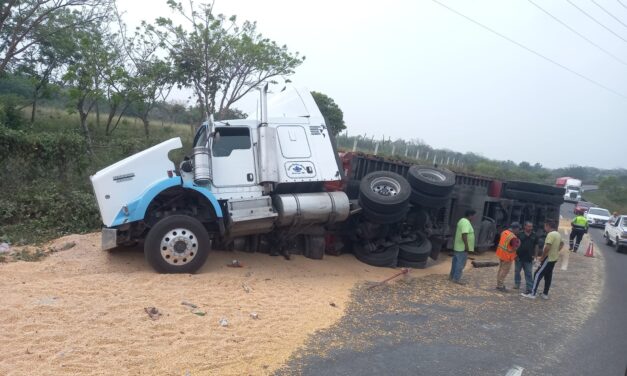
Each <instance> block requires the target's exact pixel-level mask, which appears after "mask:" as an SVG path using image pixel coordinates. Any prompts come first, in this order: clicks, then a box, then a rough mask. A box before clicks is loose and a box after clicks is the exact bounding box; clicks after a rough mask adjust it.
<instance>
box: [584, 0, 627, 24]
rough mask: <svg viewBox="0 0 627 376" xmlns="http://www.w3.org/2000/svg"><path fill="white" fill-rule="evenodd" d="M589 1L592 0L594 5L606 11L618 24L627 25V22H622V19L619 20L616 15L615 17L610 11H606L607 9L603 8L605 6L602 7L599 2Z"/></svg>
mask: <svg viewBox="0 0 627 376" xmlns="http://www.w3.org/2000/svg"><path fill="white" fill-rule="evenodd" d="M590 1H592V2H593V3H594V5H596V6H598V7H599V8H601V10H602V11H604V12H605V13H607V14H608V15H609V16H610V17H612V18H613V19H615V20H616V21H617V22H618V23H619V24H621V25H623V26H625V27H627V24H625V23H624V22H623V21H621V20H620V19H619V18H618V17H616V16H615V15H613V14H612V13H610V11H608V10H607V9H605V8H603V7H602V6H601V4H599V3H597V2H596V1H594V0H590Z"/></svg>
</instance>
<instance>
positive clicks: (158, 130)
mask: <svg viewBox="0 0 627 376" xmlns="http://www.w3.org/2000/svg"><path fill="white" fill-rule="evenodd" d="M27 110H29V109H27ZM29 116H30V112H29V111H26V110H25V111H24V118H25V119H29ZM100 120H101V124H100V126H98V125H97V124H96V116H95V114H91V115H90V116H89V117H88V120H87V122H88V124H89V128H90V132H91V137H92V142H93V155H90V156H86V157H85V158H87V166H86V168H85V169H84V171H77V170H75V169H74V170H71V171H69V172H68V173H67V174H66V175H67V176H70V178H68V179H67V180H63V179H62V177H60V176H59V174H58V172H55V171H46V170H44V171H42V170H43V169H42V168H38V167H39V166H37V165H32V164H29V163H32V162H26V160H27V159H26V158H21V157H20V156H19V155H15V156H12V157H10V158H9V159H6V160H4V161H2V163H3V166H7V168H6V169H3V170H0V191H2V193H3V194H2V196H0V241H6V242H9V243H10V244H13V245H19V244H22V245H23V244H33V243H35V244H39V243H42V242H45V241H47V240H50V239H53V238H57V237H59V236H63V235H67V234H69V233H84V232H89V231H95V230H98V229H99V228H100V227H101V225H102V224H101V219H100V214H99V212H98V208H97V205H96V202H95V198H94V196H93V191H92V187H91V183H90V181H89V176H90V175H92V174H94V173H95V172H97V171H98V170H100V169H102V168H104V167H106V166H109V165H111V164H113V163H115V162H117V161H119V160H121V159H124V158H126V157H128V156H130V155H132V154H135V153H137V152H139V151H141V150H144V149H146V148H148V147H150V146H153V145H156V144H158V143H160V142H162V141H165V140H167V139H170V138H173V137H181V140H182V141H183V148H182V149H179V150H175V151H173V152H171V153H170V158H172V160H173V161H174V162H175V163H176V164H178V163H179V162H180V160H182V158H183V156H184V155H185V153H188V152H189V150H190V148H191V143H192V139H193V134H192V131H193V130H192V129H191V127H190V126H189V125H185V124H173V123H168V122H161V121H152V122H151V124H150V129H149V130H150V134H149V136H148V137H146V135H145V132H144V126H143V123H142V122H141V121H140V120H136V119H134V118H122V120H121V122H120V125H119V126H118V128H117V129H116V130H115V131H114V132H113V134H111V135H106V134H105V122H106V114H101V116H100ZM25 124H26V125H24V126H23V128H22V130H24V131H25V132H28V133H44V132H45V133H54V134H59V133H76V134H79V135H82V134H83V133H82V129H81V127H80V122H79V118H78V115H77V114H69V113H68V112H67V111H65V110H63V109H59V108H46V107H40V108H39V109H38V110H37V116H36V118H35V123H34V124H32V125H31V124H28V121H27V120H25ZM29 152H31V151H29ZM36 152H37V151H34V153H36ZM79 155H81V154H80V153H79ZM8 166H11V168H9V167H8ZM17 182H20V183H19V184H21V185H18V183H17ZM17 257H19V258H24V259H30V258H32V257H35V258H36V257H40V256H38V255H37V254H35V255H27V254H20V255H18V256H17ZM5 259H6V257H5ZM5 261H6V260H5Z"/></svg>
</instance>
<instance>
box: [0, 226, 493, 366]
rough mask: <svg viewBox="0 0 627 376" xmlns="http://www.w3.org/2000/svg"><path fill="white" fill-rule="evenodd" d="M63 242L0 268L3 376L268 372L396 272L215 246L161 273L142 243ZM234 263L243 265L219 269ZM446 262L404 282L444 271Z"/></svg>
mask: <svg viewBox="0 0 627 376" xmlns="http://www.w3.org/2000/svg"><path fill="white" fill-rule="evenodd" d="M68 242H70V243H71V242H74V243H76V245H75V246H74V247H72V248H71V249H67V250H64V251H58V252H55V253H53V254H51V255H50V256H49V257H46V258H44V259H43V260H41V261H38V262H24V261H18V262H9V263H1V264H0V289H1V290H2V292H3V296H2V304H1V305H0V374H2V375H33V374H37V375H53V374H54V375H58V374H68V375H69V374H71V375H84V374H90V375H91V374H93V375H100V374H115V375H126V374H131V375H143V374H146V375H153V374H159V375H187V374H189V375H197V374H201V375H205V374H216V375H217V374H219V375H246V374H251V375H263V374H270V373H272V372H273V371H274V370H275V369H277V368H278V367H279V366H281V364H283V363H284V362H285V361H286V360H287V359H288V358H289V356H290V354H292V353H293V352H294V351H296V350H297V349H298V348H299V347H301V346H302V345H303V344H304V342H305V340H306V338H307V337H308V336H309V335H311V334H313V333H314V332H316V331H318V330H320V329H324V328H327V327H329V326H331V325H333V324H334V323H335V322H337V321H338V320H339V319H340V318H341V317H342V315H343V314H344V310H345V307H346V306H347V304H348V301H349V298H350V294H351V290H352V289H353V288H354V287H355V286H356V285H358V284H360V283H363V282H367V281H380V280H383V279H385V278H387V277H389V276H391V275H393V274H394V273H395V272H397V270H395V269H390V268H375V267H370V266H368V265H365V264H362V263H360V262H359V261H357V260H356V259H355V258H354V257H353V256H352V255H343V256H340V257H334V256H326V257H325V259H324V260H321V261H317V260H309V259H306V258H304V257H302V256H293V257H292V260H290V261H287V260H284V259H283V258H281V257H270V256H268V255H266V254H249V253H241V252H221V251H216V252H213V253H212V254H211V255H210V256H209V259H208V261H207V263H206V265H205V266H204V267H203V269H201V271H200V272H199V273H198V274H195V275H160V274H157V273H155V272H153V271H152V270H151V269H150V268H149V267H148V265H147V264H146V262H145V261H144V258H143V254H142V253H141V251H140V250H137V249H135V250H124V251H117V252H112V253H109V252H103V251H100V250H99V244H100V235H99V234H88V235H71V236H67V237H64V238H61V239H57V240H56V241H54V242H52V243H51V244H48V245H46V248H49V247H55V248H57V249H61V248H63V246H64V245H65V244H67V243H68ZM491 257H492V258H493V257H494V254H493V253H488V254H487V255H486V256H483V257H481V258H482V259H489V258H491ZM232 259H237V260H239V261H240V262H241V263H242V264H243V266H244V267H242V268H231V267H227V266H226V264H228V263H229V262H230V261H231V260H232ZM449 260H450V258H449V257H446V255H443V257H440V261H439V262H438V263H434V264H435V265H432V266H431V267H429V268H427V269H423V270H412V271H411V272H410V276H409V277H407V278H411V277H422V276H425V275H428V274H446V273H448V271H449V268H450V261H449ZM182 302H187V303H192V304H194V305H196V306H197V307H198V308H196V309H194V310H192V309H191V307H189V306H188V305H183V304H181V303H182ZM147 307H156V308H157V310H158V312H159V313H161V316H159V317H158V318H156V319H155V320H153V319H151V318H150V317H149V315H148V314H147V313H146V311H145V308H147ZM203 313H204V315H202V314H203ZM251 313H256V314H257V315H258V318H256V319H255V318H253V317H251ZM223 318H224V319H226V320H227V321H228V325H227V326H221V325H220V324H219V322H220V320H221V319H223Z"/></svg>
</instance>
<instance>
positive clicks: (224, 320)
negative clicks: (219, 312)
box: [218, 317, 229, 327]
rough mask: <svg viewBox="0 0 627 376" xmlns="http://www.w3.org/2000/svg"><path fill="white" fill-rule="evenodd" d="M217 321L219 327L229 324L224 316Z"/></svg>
mask: <svg viewBox="0 0 627 376" xmlns="http://www.w3.org/2000/svg"><path fill="white" fill-rule="evenodd" d="M218 323H219V324H220V326H221V327H227V326H229V321H228V320H227V319H225V318H224V317H223V318H221V319H220V321H218Z"/></svg>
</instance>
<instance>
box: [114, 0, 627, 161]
mask: <svg viewBox="0 0 627 376" xmlns="http://www.w3.org/2000/svg"><path fill="white" fill-rule="evenodd" d="M532 1H533V3H535V4H537V5H539V6H541V7H542V8H544V9H545V10H546V11H547V12H549V13H550V14H551V15H553V16H554V17H555V18H557V19H559V20H561V21H562V22H564V23H566V24H567V25H568V26H570V27H571V28H572V29H573V30H574V31H575V32H577V33H579V34H581V35H583V36H584V37H585V38H587V39H588V40H590V41H591V42H592V43H594V44H596V45H597V46H598V47H600V48H602V49H604V50H605V51H607V53H606V52H603V51H601V50H600V49H599V48H597V47H595V46H593V45H592V44H591V43H589V42H587V41H586V40H584V39H582V38H581V37H580V36H578V35H577V34H576V33H575V32H573V31H572V30H569V29H567V28H566V27H564V26H563V25H562V24H560V23H559V22H558V21H556V20H555V19H554V18H552V17H551V16H549V15H548V14H546V13H544V12H543V11H542V10H540V9H538V8H537V7H536V6H534V4H533V3H532ZM438 2H439V3H441V4H443V5H444V6H442V5H440V4H438ZM595 3H596V4H598V5H600V6H601V7H603V9H605V10H606V11H607V13H606V12H605V11H604V10H603V9H601V7H599V6H597V5H596V4H595ZM623 4H624V5H623ZM445 6H446V7H448V8H446V7H445ZM120 7H121V9H122V10H124V11H125V12H126V13H125V14H124V17H125V19H126V22H127V23H128V24H129V25H134V24H136V23H139V21H140V20H147V21H151V20H154V19H155V18H156V17H159V16H171V14H170V11H169V8H168V7H167V5H166V2H165V0H163V1H161V0H152V1H147V0H135V1H120ZM577 7H578V8H580V9H581V10H583V11H584V12H586V13H588V14H589V15H590V16H592V17H593V18H594V19H595V20H596V21H598V23H597V22H595V21H594V20H592V19H590V18H589V17H588V16H586V15H585V14H584V13H583V12H582V11H580V10H579V9H577ZM449 8H450V9H449ZM451 9H452V10H451ZM215 10H216V11H217V13H224V14H225V15H233V14H234V15H237V17H238V20H240V21H243V20H250V21H257V29H258V31H260V32H261V33H262V34H263V35H265V36H267V37H269V38H271V39H272V40H275V41H276V42H277V43H279V44H286V45H287V46H288V48H289V49H290V50H291V51H298V52H300V53H301V54H302V55H305V56H306V60H305V62H304V63H303V64H302V65H301V66H299V67H298V68H297V69H296V73H295V74H294V75H293V76H291V77H290V79H291V80H292V81H293V83H294V85H296V86H304V87H307V88H308V89H310V90H315V91H318V92H322V93H324V94H326V95H328V96H330V97H331V98H333V99H334V100H335V102H336V103H337V104H338V105H339V106H340V108H341V109H342V111H343V112H344V120H345V123H346V125H347V127H348V134H349V135H356V134H361V135H363V134H367V135H368V137H370V136H372V135H375V138H381V137H382V136H384V135H385V137H386V138H387V137H391V138H392V139H393V140H394V139H396V138H403V139H406V140H409V139H420V140H422V141H424V142H425V143H427V144H429V145H431V146H432V147H435V148H446V149H450V150H454V151H458V152H474V153H477V154H481V155H483V156H485V157H488V158H492V159H498V160H512V161H514V162H516V163H519V162H521V161H527V162H530V163H531V164H534V163H536V162H538V163H541V164H542V165H544V166H546V167H550V168H557V167H566V166H569V165H582V166H593V167H598V168H627V146H626V145H625V144H626V143H627V142H626V141H627V137H626V134H627V127H626V126H625V123H626V119H627V0H620V1H619V0H594V2H593V1H590V0H552V1H546V0H545V1H541V0H516V1H510V0H508V1H504V0H494V1H482V0H475V1H464V0H437V2H436V1H434V0H415V1H409V0H408V1H392V0H390V1H387V2H380V1H379V2H375V1H366V0H362V1H337V0H336V1H330V0H318V1H311V0H300V1H293V0H292V1H289V0H266V1H262V0H215ZM453 10H454V11H455V12H459V13H461V14H463V15H464V16H466V17H468V18H470V19H472V20H474V21H476V22H478V23H480V24H482V25H485V26H486V27H488V28H490V29H491V30H492V31H493V32H491V31H489V30H486V29H485V28H483V27H481V26H479V25H477V24H476V23H474V22H472V21H470V20H468V19H467V18H465V17H463V16H460V15H459V14H456V13H455V12H454V11H453ZM608 13H609V14H608ZM610 14H611V15H610ZM612 16H613V17H612ZM606 28H607V29H606ZM608 29H609V30H608ZM495 33H499V34H501V35H503V36H505V37H507V38H509V39H510V40H511V41H514V42H515V43H518V44H514V43H513V42H511V41H508V40H506V39H504V38H502V37H500V36H498V35H496V34H495ZM529 50H532V51H534V52H535V53H534V52H531V51H529ZM539 55H541V56H539ZM610 55H613V56H610ZM549 60H551V61H553V62H551V61H549ZM558 65H559V66H558ZM177 97H178V98H177ZM184 97H186V94H185V93H180V92H179V93H174V94H173V97H171V99H182V98H184ZM236 106H237V105H236Z"/></svg>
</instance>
